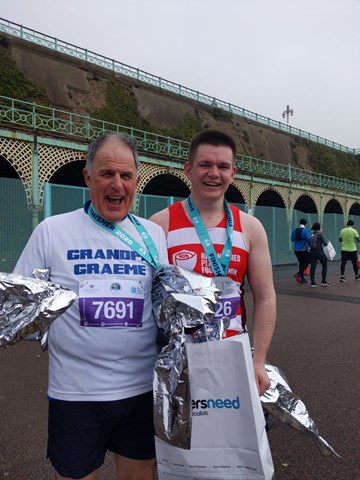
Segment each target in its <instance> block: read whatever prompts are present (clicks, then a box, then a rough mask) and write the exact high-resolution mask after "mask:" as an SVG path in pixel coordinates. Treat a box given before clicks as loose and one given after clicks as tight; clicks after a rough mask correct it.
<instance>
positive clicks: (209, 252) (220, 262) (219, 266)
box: [186, 195, 234, 277]
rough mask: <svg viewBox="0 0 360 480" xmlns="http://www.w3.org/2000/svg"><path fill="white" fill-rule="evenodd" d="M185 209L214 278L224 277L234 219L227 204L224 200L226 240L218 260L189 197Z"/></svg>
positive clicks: (229, 253) (199, 216)
mask: <svg viewBox="0 0 360 480" xmlns="http://www.w3.org/2000/svg"><path fill="white" fill-rule="evenodd" d="M186 202H187V207H188V211H189V215H190V218H191V221H192V223H193V225H194V227H195V230H196V233H197V235H198V237H199V240H200V242H201V244H202V246H203V248H204V252H205V254H206V257H207V259H208V260H209V262H210V266H211V269H212V271H213V273H214V275H215V276H216V277H218V276H226V273H227V271H228V268H229V264H230V260H231V251H232V242H233V236H234V219H233V215H232V211H231V209H230V207H229V204H228V202H227V201H226V199H224V204H225V213H226V231H227V240H226V243H225V245H224V248H223V251H222V253H221V255H220V258H219V257H218V256H217V254H216V252H215V249H214V245H213V244H212V241H211V239H210V235H209V232H208V231H207V230H206V227H205V225H204V222H203V221H202V218H201V215H200V213H199V211H198V209H197V208H196V205H195V203H194V202H193V200H192V198H191V195H190V196H189V197H188V198H187V199H186Z"/></svg>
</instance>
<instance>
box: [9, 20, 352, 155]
mask: <svg viewBox="0 0 360 480" xmlns="http://www.w3.org/2000/svg"><path fill="white" fill-rule="evenodd" d="M0 32H4V33H7V34H9V35H12V36H14V37H18V38H21V39H22V40H26V41H28V42H32V43H35V44H37V45H41V46H42V47H46V48H49V49H51V50H55V51H56V52H60V53H63V54H66V55H70V56H71V57H75V58H78V59H80V60H84V61H85V62H89V63H92V64H95V65H98V66H100V67H103V68H106V69H109V70H112V71H113V72H115V73H120V74H122V75H126V76H127V77H131V78H133V79H135V80H139V81H141V82H145V83H148V84H150V85H154V86H156V87H158V88H161V89H164V90H167V91H169V92H173V93H176V94H178V95H182V96H183V97H186V98H190V99H192V100H196V101H198V102H201V103H204V104H206V105H210V106H212V107H216V108H220V109H222V110H225V111H226V112H230V113H233V114H236V115H240V116H242V117H244V118H247V119H248V120H251V121H254V122H257V123H261V124H262V125H266V126H267V127H271V128H275V129H277V130H281V131H282V132H286V133H289V134H291V135H295V136H297V137H302V138H306V139H307V140H311V141H312V142H316V143H320V144H322V145H326V146H328V147H331V148H335V149H336V150H340V151H342V152H346V153H351V154H353V155H355V154H359V153H360V149H357V150H356V149H354V148H349V147H345V146H344V145H341V144H339V143H336V142H333V141H331V140H326V139H325V138H323V137H319V136H318V135H314V134H312V133H308V132H304V131H303V130H300V129H298V128H294V127H292V126H290V125H287V124H285V123H282V122H278V121H276V120H272V119H271V118H268V117H265V116H263V115H259V114H258V113H254V112H251V111H249V110H246V109H244V108H241V107H238V106H236V105H233V104H232V103H229V102H225V101H223V100H219V99H218V98H216V97H212V96H209V95H206V94H204V93H200V92H198V91H196V90H192V89H191V88H187V87H184V86H182V85H180V84H178V83H174V82H171V81H169V80H165V79H164V78H161V77H158V76H156V75H152V74H151V73H148V72H145V71H143V70H140V69H139V68H134V67H131V66H129V65H126V64H124V63H121V62H118V61H117V60H114V59H111V58H108V57H105V56H103V55H99V54H97V53H94V52H92V51H90V50H87V49H84V48H81V47H77V46H75V45H72V44H71V43H67V42H64V41H62V40H59V39H57V38H55V37H51V36H49V35H46V34H43V33H40V32H37V31H36V30H31V29H29V28H27V27H24V26H23V25H19V24H17V23H13V22H11V21H9V20H6V19H4V18H0Z"/></svg>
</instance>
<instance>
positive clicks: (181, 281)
mask: <svg viewBox="0 0 360 480" xmlns="http://www.w3.org/2000/svg"><path fill="white" fill-rule="evenodd" d="M220 295H221V292H220V290H217V289H216V286H215V283H214V281H213V280H212V279H211V278H209V277H203V276H202V275H199V274H196V273H194V272H190V271H188V270H185V269H182V268H180V267H177V266H173V265H167V266H162V267H160V268H159V269H158V270H157V271H156V272H155V277H154V282H153V292H152V298H153V310H154V315H155V319H156V321H157V325H158V328H159V330H160V332H161V341H162V345H163V348H162V349H161V351H160V353H159V356H158V360H157V363H156V366H155V375H154V424H155V433H156V435H157V436H158V437H159V438H160V439H161V440H163V441H165V442H167V443H169V444H171V445H173V446H176V447H179V448H185V449H189V448H190V440H191V413H190V412H191V394H190V389H189V372H188V363H187V353H186V345H187V343H189V342H191V343H195V342H204V341H213V340H221V339H222V337H223V333H224V331H225V330H226V328H227V327H228V323H229V322H228V319H226V318H223V319H221V320H220V321H219V319H218V318H216V320H215V319H214V312H215V311H216V305H217V301H218V299H219V297H220ZM266 371H267V373H268V376H269V378H270V381H271V386H270V388H269V389H268V390H267V391H266V392H265V394H264V395H262V396H261V397H260V400H261V403H262V406H263V410H264V411H265V412H267V413H269V414H271V415H273V416H274V418H276V419H277V420H278V421H280V422H281V423H283V424H285V425H288V426H290V427H292V428H294V429H295V430H297V431H299V432H302V433H304V434H306V435H309V436H310V437H311V438H312V439H313V440H314V441H315V443H316V445H317V446H318V448H319V449H320V451H321V453H322V454H323V455H325V456H327V455H335V456H336V457H339V455H338V454H337V453H336V452H335V450H334V449H333V448H332V447H331V446H330V445H329V444H328V443H327V442H326V441H325V440H324V439H323V438H322V437H321V436H320V435H319V432H318V429H317V426H316V424H315V422H314V421H313V420H312V419H311V418H310V416H309V414H308V411H307V409H306V407H305V405H304V403H303V402H302V401H301V399H300V398H299V397H298V396H296V395H295V394H294V393H293V392H292V391H291V388H290V387H289V384H288V381H287V379H286V377H285V375H284V374H283V372H282V371H281V370H280V369H279V368H278V367H275V366H273V365H271V364H269V363H267V364H266Z"/></svg>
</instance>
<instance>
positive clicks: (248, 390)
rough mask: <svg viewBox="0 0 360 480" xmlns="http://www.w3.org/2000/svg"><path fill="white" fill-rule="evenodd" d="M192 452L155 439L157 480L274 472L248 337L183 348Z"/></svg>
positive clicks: (265, 478) (266, 479)
mask: <svg viewBox="0 0 360 480" xmlns="http://www.w3.org/2000/svg"><path fill="white" fill-rule="evenodd" d="M187 354H188V362H189V377H190V390H191V398H192V409H191V410H192V428H191V449H190V450H184V449H181V448H178V447H173V446H172V445H169V444H168V443H165V442H163V441H162V440H160V439H158V438H156V457H157V468H158V479H159V480H165V479H171V480H177V479H179V480H180V479H181V480H184V479H186V480H195V479H196V480H251V479H253V480H270V479H271V478H272V477H273V473H274V468H273V463H272V458H271V453H270V448H269V443H268V439H267V434H266V431H265V420H264V414H263V410H262V407H261V403H260V399H259V395H258V392H257V389H256V385H255V378H254V370H253V362H252V356H251V350H250V343H249V336H248V334H242V335H237V336H234V337H230V338H228V339H225V340H220V341H213V342H208V343H200V344H190V345H188V346H187Z"/></svg>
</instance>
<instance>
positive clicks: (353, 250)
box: [339, 220, 360, 282]
mask: <svg viewBox="0 0 360 480" xmlns="http://www.w3.org/2000/svg"><path fill="white" fill-rule="evenodd" d="M339 242H341V265H340V275H341V276H340V282H345V281H346V279H345V265H346V263H347V261H348V260H350V262H351V263H352V266H353V270H354V274H355V280H360V275H359V269H358V265H357V245H356V242H360V238H359V234H358V232H357V231H356V230H355V228H354V222H353V221H352V220H348V222H347V224H346V227H344V228H343V229H342V230H340V234H339Z"/></svg>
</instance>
